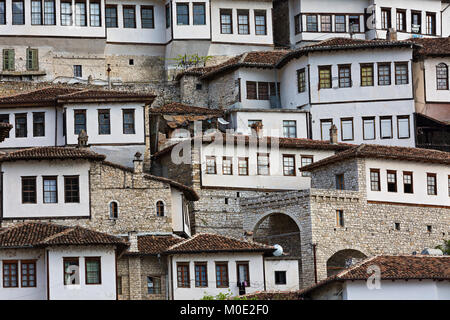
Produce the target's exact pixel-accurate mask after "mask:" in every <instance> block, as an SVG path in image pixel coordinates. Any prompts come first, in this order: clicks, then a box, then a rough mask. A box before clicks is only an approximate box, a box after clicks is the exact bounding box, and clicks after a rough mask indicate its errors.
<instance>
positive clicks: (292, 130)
mask: <svg viewBox="0 0 450 320" xmlns="http://www.w3.org/2000/svg"><path fill="white" fill-rule="evenodd" d="M283 137H285V138H297V121H295V120H283Z"/></svg>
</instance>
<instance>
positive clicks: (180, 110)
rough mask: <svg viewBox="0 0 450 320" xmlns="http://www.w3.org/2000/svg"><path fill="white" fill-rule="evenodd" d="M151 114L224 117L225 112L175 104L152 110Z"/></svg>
mask: <svg viewBox="0 0 450 320" xmlns="http://www.w3.org/2000/svg"><path fill="white" fill-rule="evenodd" d="M150 113H151V114H180V115H185V114H194V115H217V116H222V115H223V111H222V110H219V109H210V108H201V107H195V106H190V105H187V104H183V103H179V102H173V103H169V104H165V105H164V106H162V107H158V108H151V109H150Z"/></svg>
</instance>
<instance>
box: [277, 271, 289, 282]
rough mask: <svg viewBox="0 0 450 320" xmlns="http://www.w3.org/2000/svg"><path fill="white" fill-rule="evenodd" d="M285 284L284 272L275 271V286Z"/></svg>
mask: <svg viewBox="0 0 450 320" xmlns="http://www.w3.org/2000/svg"><path fill="white" fill-rule="evenodd" d="M286 283H287V282H286V271H275V284H276V285H285V284H286Z"/></svg>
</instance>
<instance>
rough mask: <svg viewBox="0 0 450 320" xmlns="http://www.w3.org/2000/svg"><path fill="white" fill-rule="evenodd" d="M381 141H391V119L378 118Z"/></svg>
mask: <svg viewBox="0 0 450 320" xmlns="http://www.w3.org/2000/svg"><path fill="white" fill-rule="evenodd" d="M380 136H381V139H392V117H390V116H389V117H380Z"/></svg>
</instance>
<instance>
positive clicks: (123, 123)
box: [122, 109, 136, 134]
mask: <svg viewBox="0 0 450 320" xmlns="http://www.w3.org/2000/svg"><path fill="white" fill-rule="evenodd" d="M126 114H131V115H133V117H132V119H133V122H132V124H133V128H132V129H133V130H132V131H130V132H126V131H127V129H126V127H125V115H126ZM122 133H123V134H136V110H135V109H122Z"/></svg>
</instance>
